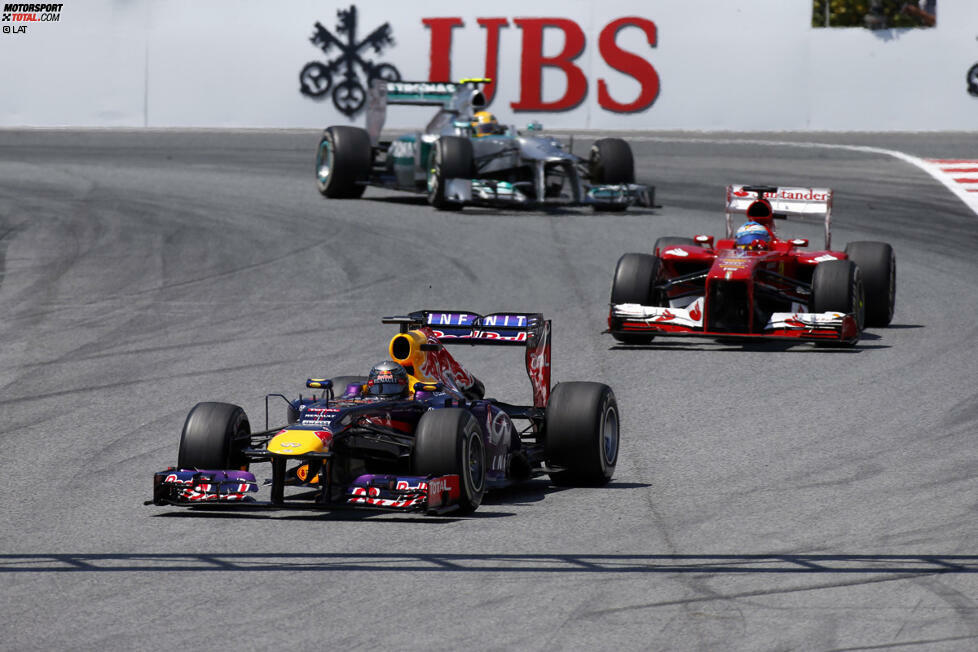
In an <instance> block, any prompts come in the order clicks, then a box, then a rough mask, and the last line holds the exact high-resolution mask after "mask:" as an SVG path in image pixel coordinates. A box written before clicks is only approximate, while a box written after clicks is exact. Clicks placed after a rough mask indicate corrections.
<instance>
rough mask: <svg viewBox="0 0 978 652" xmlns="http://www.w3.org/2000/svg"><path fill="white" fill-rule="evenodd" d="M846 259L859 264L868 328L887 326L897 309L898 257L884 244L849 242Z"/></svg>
mask: <svg viewBox="0 0 978 652" xmlns="http://www.w3.org/2000/svg"><path fill="white" fill-rule="evenodd" d="M846 255H847V256H849V260H851V261H852V262H854V263H856V265H857V266H858V267H859V271H860V272H862V276H863V287H864V288H865V291H866V325H867V326H888V325H889V324H890V322H891V321H893V309H894V307H895V305H896V256H895V255H894V254H893V247H891V246H890V245H888V244H887V243H885V242H850V243H849V244H848V245H846Z"/></svg>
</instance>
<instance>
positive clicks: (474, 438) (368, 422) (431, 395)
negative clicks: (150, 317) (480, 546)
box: [147, 310, 619, 514]
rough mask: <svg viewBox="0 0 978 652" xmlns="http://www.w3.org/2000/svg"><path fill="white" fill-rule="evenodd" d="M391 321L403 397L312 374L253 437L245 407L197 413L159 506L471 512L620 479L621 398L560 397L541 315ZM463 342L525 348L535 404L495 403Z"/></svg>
mask: <svg viewBox="0 0 978 652" xmlns="http://www.w3.org/2000/svg"><path fill="white" fill-rule="evenodd" d="M383 321H384V323H388V324H397V325H399V327H400V332H399V333H398V334H396V335H394V337H393V338H391V340H390V343H389V346H388V352H389V355H390V358H391V361H390V363H389V365H390V366H391V368H392V369H395V370H401V371H397V373H398V374H400V373H403V374H404V375H405V376H406V378H405V381H406V382H403V386H404V387H403V391H399V392H398V393H397V394H393V395H392V394H389V393H386V390H383V391H378V390H380V389H381V383H382V382H386V381H385V378H386V377H380V376H378V377H376V378H369V377H361V376H338V377H334V378H310V379H309V380H307V381H306V386H307V387H309V388H311V389H313V390H314V391H317V390H321V392H322V393H321V394H320V395H318V396H317V395H316V394H315V393H314V394H313V396H312V397H307V398H301V397H300V398H297V399H294V400H289V399H287V398H286V397H284V396H283V395H281V394H269V395H267V396H266V397H265V406H266V407H265V419H266V429H265V430H263V431H262V432H257V433H252V432H251V426H250V424H249V421H248V418H247V416H245V413H244V410H242V409H241V408H240V407H238V406H235V405H231V404H228V403H198V404H197V405H196V406H195V407H194V408H193V409H192V410H191V411H190V414H189V415H188V416H187V420H186V422H185V423H184V426H183V433H182V435H181V437H180V449H179V454H178V462H177V466H175V467H171V468H169V469H167V470H165V471H160V472H158V473H156V475H155V477H154V482H153V500H152V501H150V502H152V503H153V504H156V505H209V506H215V505H219V506H221V507H230V506H234V505H245V504H247V505H250V506H254V505H256V504H261V505H269V506H272V507H285V506H300V507H306V508H310V507H312V508H336V507H361V508H373V509H390V510H404V511H423V512H426V513H429V514H432V513H434V514H441V513H446V512H453V511H454V512H460V513H463V514H465V513H471V512H473V511H474V510H475V509H476V508H477V507H478V506H479V504H480V503H481V501H482V497H483V495H484V494H485V492H486V491H487V490H488V489H493V488H498V487H505V486H508V485H511V484H513V483H516V482H521V481H524V480H528V479H530V478H533V477H537V476H540V475H543V474H549V476H550V478H551V480H552V481H553V482H554V483H556V484H559V485H584V486H596V485H603V484H605V483H607V482H608V481H609V480H610V479H611V477H612V474H613V473H614V470H615V465H616V463H617V460H618V442H619V417H618V404H617V402H616V400H615V395H614V392H612V390H611V388H610V387H608V386H607V385H603V384H600V383H593V382H567V383H560V384H558V385H556V386H555V387H554V388H553V391H551V383H550V328H551V324H550V321H549V320H545V319H544V318H543V316H542V315H540V314H534V313H495V314H490V315H485V316H483V315H479V314H476V313H473V312H467V311H457V310H423V311H418V312H413V313H410V314H409V315H407V316H403V317H387V318H384V320H383ZM453 344H475V345H490V346H506V347H521V348H523V350H524V359H525V364H526V372H527V375H528V376H529V378H530V382H531V384H532V387H533V402H532V404H530V405H511V404H508V403H503V402H501V401H497V400H494V399H491V398H485V396H484V394H485V389H484V386H483V384H482V382H481V381H480V380H479V379H478V378H476V377H475V376H474V375H472V374H471V373H470V372H468V371H467V370H466V369H465V368H463V367H462V366H461V365H460V364H459V363H458V362H457V361H456V360H455V358H454V357H453V356H452V355H451V354H450V353H449V352H448V351H447V350H446V348H445V347H446V346H450V345H453ZM380 373H381V374H386V373H387V371H384V370H382V371H381V372H380ZM387 380H389V379H387ZM399 382H400V381H399ZM274 398H281V399H283V400H284V401H286V402H287V403H288V407H287V410H286V421H287V423H285V424H283V425H282V426H280V427H276V428H270V429H269V428H268V427H267V426H268V402H269V399H274ZM259 463H269V464H270V466H271V478H270V480H267V481H266V482H265V484H266V485H268V486H267V491H268V496H267V497H266V499H265V500H258V497H259V496H260V494H261V493H262V491H263V490H262V489H260V487H259V482H258V480H257V479H256V477H255V475H254V474H253V473H252V471H250V470H249V469H250V467H251V465H255V464H259ZM147 504H149V503H147Z"/></svg>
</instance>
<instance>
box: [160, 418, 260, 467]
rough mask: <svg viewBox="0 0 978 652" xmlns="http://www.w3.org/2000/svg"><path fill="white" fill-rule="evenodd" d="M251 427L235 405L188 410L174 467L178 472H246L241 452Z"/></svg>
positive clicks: (246, 442) (245, 460)
mask: <svg viewBox="0 0 978 652" xmlns="http://www.w3.org/2000/svg"><path fill="white" fill-rule="evenodd" d="M249 434H251V424H249V423H248V417H247V416H246V415H245V412H244V410H242V409H241V408H240V407H238V406H237V405H231V404H230V403H198V404H197V405H195V406H194V407H193V409H192V410H190V414H188V415H187V420H186V421H185V422H184V424H183V432H182V433H181V435H180V451H179V453H178V455H177V466H178V467H179V468H181V469H241V470H247V469H248V460H247V458H245V456H244V455H243V454H242V452H241V451H242V449H243V448H244V447H245V446H246V445H247V444H249V441H248V435H249Z"/></svg>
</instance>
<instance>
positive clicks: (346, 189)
mask: <svg viewBox="0 0 978 652" xmlns="http://www.w3.org/2000/svg"><path fill="white" fill-rule="evenodd" d="M372 157H373V154H372V150H371V147H370V136H369V135H368V134H367V132H366V130H364V129H360V128H359V127H346V126H340V127H329V128H328V129H326V130H325V131H323V135H322V138H320V139H319V147H318V148H317V149H316V186H317V187H318V188H319V192H320V194H322V195H323V196H324V197H329V198H330V199H356V198H357V197H360V196H362V195H363V191H364V189H365V188H366V182H367V179H368V178H369V176H370V165H371V163H372V161H371V159H372Z"/></svg>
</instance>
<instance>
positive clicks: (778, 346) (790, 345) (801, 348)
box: [608, 333, 891, 355]
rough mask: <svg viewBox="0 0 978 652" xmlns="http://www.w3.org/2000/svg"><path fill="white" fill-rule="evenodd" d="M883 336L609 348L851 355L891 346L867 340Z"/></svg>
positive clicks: (670, 341) (616, 348)
mask: <svg viewBox="0 0 978 652" xmlns="http://www.w3.org/2000/svg"><path fill="white" fill-rule="evenodd" d="M881 339H882V338H881V337H880V336H879V335H874V334H872V333H863V335H862V338H861V339H860V341H859V343H858V344H856V345H855V346H852V347H843V346H816V345H814V344H812V343H811V342H749V341H748V342H743V343H741V342H710V341H703V340H700V341H697V342H692V341H689V340H681V339H672V338H668V339H666V338H663V339H662V340H655V341H653V342H651V343H649V344H618V343H616V344H612V345H611V346H609V347H608V350H609V351H709V352H711V353H742V352H745V351H746V352H756V353H763V352H771V353H818V354H820V355H825V354H830V353H842V354H846V355H853V354H857V353H862V352H864V351H875V350H880V349H889V348H891V347H890V345H888V344H869V343H868V342H867V341H878V340H881Z"/></svg>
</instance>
